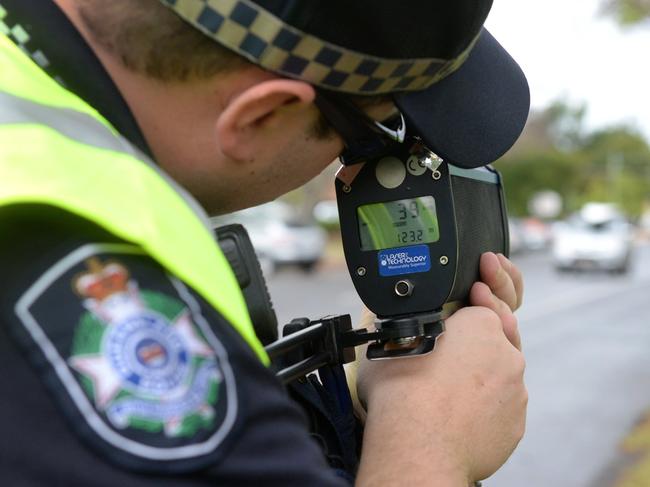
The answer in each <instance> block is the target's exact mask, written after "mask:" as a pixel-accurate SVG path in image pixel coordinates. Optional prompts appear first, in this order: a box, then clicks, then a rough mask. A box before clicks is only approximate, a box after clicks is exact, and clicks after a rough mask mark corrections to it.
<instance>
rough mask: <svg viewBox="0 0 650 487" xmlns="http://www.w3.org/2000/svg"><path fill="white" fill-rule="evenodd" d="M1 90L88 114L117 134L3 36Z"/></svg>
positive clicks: (0, 71)
mask: <svg viewBox="0 0 650 487" xmlns="http://www.w3.org/2000/svg"><path fill="white" fill-rule="evenodd" d="M0 90H1V91H5V92H7V93H11V94H12V95H15V96H18V97H21V98H26V99H28V100H31V101H34V102H37V103H41V104H44V105H49V106H52V107H60V108H70V109H73V110H77V111H79V112H83V113H86V114H88V115H91V116H92V117H93V118H95V119H97V120H98V121H100V122H101V123H102V124H103V125H105V126H106V127H107V128H109V129H110V130H111V131H112V132H113V133H115V129H113V128H112V127H111V125H110V124H109V123H108V122H107V121H106V120H105V119H104V118H103V117H102V116H101V115H100V114H99V113H98V112H97V111H96V110H95V109H93V108H92V107H91V106H90V105H88V104H87V103H85V102H84V101H83V100H82V99H81V98H79V97H78V96H76V95H75V94H73V93H71V92H70V91H68V90H66V89H64V88H63V87H61V86H60V85H59V84H58V83H57V82H56V81H54V80H53V79H52V78H50V77H49V76H48V75H47V73H45V72H44V71H43V70H42V69H41V68H40V67H39V66H37V65H36V63H34V61H32V60H31V59H30V58H29V56H27V55H26V54H25V53H24V52H22V51H21V50H20V49H19V48H18V47H16V45H15V44H14V43H13V42H11V40H10V39H9V38H8V37H7V36H5V35H3V34H0Z"/></svg>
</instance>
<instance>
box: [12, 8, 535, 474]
mask: <svg viewBox="0 0 650 487" xmlns="http://www.w3.org/2000/svg"><path fill="white" fill-rule="evenodd" d="M490 4H491V2H490V1H483V2H475V1H463V2H460V3H459V2H445V1H436V2H429V1H415V0H413V1H408V2H399V3H398V4H394V3H393V2H384V1H382V2H377V1H376V0H373V1H370V0H359V1H355V2H345V1H342V0H341V1H333V0H327V1H318V2H316V1H315V2H301V1H289V0H286V1H261V0H208V1H204V0H165V1H162V2H159V1H156V0H114V1H111V2H106V1H102V0H55V1H50V0H0V270H1V272H0V276H1V277H0V282H1V286H0V289H2V291H1V293H0V368H1V370H2V374H0V390H1V391H2V395H3V399H2V401H0V425H1V426H0V431H1V432H2V435H1V438H2V439H1V440H0V477H1V480H2V484H3V485H12V486H32V485H34V486H36V485H39V486H40V485H66V486H70V485H129V486H152V485H156V486H181V485H182V486H190V485H196V486H199V485H261V484H264V485H301V486H304V485H345V484H346V483H347V482H348V481H349V480H345V479H343V478H342V477H341V476H340V475H337V473H336V472H334V471H333V470H330V469H329V468H327V465H326V464H325V461H324V459H323V455H322V452H320V451H319V448H318V446H317V445H316V444H315V443H314V442H312V440H311V439H310V438H309V436H308V434H307V431H306V429H305V426H304V421H303V416H302V415H301V413H300V412H299V410H298V409H297V408H296V407H295V406H294V405H293V404H292V403H291V402H290V401H289V399H288V397H287V395H286V393H285V391H284V390H283V389H282V387H281V385H280V384H279V383H278V382H277V380H276V379H275V378H274V376H273V374H272V373H270V372H269V370H268V369H267V366H268V357H267V356H266V354H265V353H264V349H263V347H262V346H261V344H260V342H259V340H258V339H257V338H256V336H255V334H254V331H253V327H252V325H251V323H250V319H249V317H248V314H247V311H246V308H245V305H244V301H243V298H242V296H241V294H240V292H239V290H238V288H237V284H236V281H235V279H234V277H233V274H232V272H231V270H230V269H229V268H228V266H227V264H226V261H225V259H224V257H223V255H222V254H221V253H220V251H219V249H218V247H217V245H216V243H215V242H214V239H213V237H212V234H211V232H210V230H209V228H208V223H207V218H206V213H205V211H206V210H207V212H209V213H224V212H229V211H232V210H236V209H239V208H243V207H246V206H251V205H254V204H258V203H261V202H264V201H268V200H270V199H273V198H275V197H277V196H278V195H280V194H283V193H285V192H286V191H288V190H290V189H292V188H295V187H297V186H299V185H300V184H302V183H304V182H305V181H307V180H309V179H310V178H311V177H313V176H314V175H316V174H317V173H318V172H320V171H321V170H322V169H323V168H324V167H325V166H326V165H327V164H328V163H329V162H330V161H331V160H332V159H334V158H335V157H336V156H337V155H338V154H340V153H341V151H342V150H343V149H344V148H345V149H347V150H352V149H354V148H355V147H356V148H357V149H358V148H359V147H360V145H359V144H358V142H359V141H360V140H361V139H363V138H364V137H370V138H373V137H374V138H377V137H379V138H381V137H389V138H390V137H393V136H394V134H395V133H396V132H399V130H401V129H403V128H404V125H403V124H405V123H406V124H407V125H410V126H411V127H412V130H414V131H416V132H417V133H418V134H419V135H420V136H422V137H423V138H424V140H425V141H426V142H427V144H429V145H431V146H432V147H433V148H434V149H435V150H436V152H438V153H440V154H441V155H443V156H445V157H447V158H449V159H450V160H454V161H457V162H458V163H460V164H461V165H462V164H463V163H470V162H472V161H473V162H477V161H480V162H482V163H487V162H490V161H492V160H494V159H496V158H497V157H499V156H500V155H501V154H502V153H503V152H504V151H505V150H507V149H508V148H509V147H510V145H512V143H513V142H514V140H515V139H516V137H517V136H518V134H519V131H520V130H521V126H522V125H523V121H524V120H525V117H526V113H527V110H528V93H527V87H526V84H525V79H524V78H523V76H522V75H521V73H520V71H519V70H518V68H517V66H516V64H514V62H513V61H512V60H511V59H510V58H509V56H508V55H507V54H506V53H505V51H503V49H502V48H501V47H500V46H499V45H498V44H497V43H496V41H494V39H493V38H492V37H491V36H490V34H489V33H488V32H487V31H485V30H483V29H482V28H481V26H482V24H483V21H484V20H485V17H486V15H487V12H488V10H489V8H490ZM472 49H473V51H472ZM470 52H472V54H470ZM468 56H469V60H467V59H468ZM375 122H379V123H375ZM362 145H363V144H362ZM366 155H367V154H366ZM152 161H155V163H154V162H152ZM481 276H482V280H483V282H482V283H477V284H475V286H474V288H473V289H472V294H471V301H472V304H473V306H472V307H468V308H465V309H463V310H461V311H459V312H457V313H456V314H454V315H453V316H452V317H451V318H449V319H448V320H447V332H446V333H445V335H444V336H443V337H442V338H441V339H440V340H439V341H438V344H437V346H436V350H435V351H434V352H433V353H432V354H431V355H429V356H425V357H420V358H417V359H412V360H396V361H388V362H386V363H378V364H364V365H363V366H362V370H361V375H360V376H359V393H360V395H361V399H362V401H363V402H364V404H365V406H366V408H367V420H366V424H365V433H364V447H363V453H362V458H361V463H360V467H359V474H358V477H357V479H356V482H357V483H359V484H360V485H361V484H375V485H376V484H408V485H425V484H426V485H458V486H463V485H467V484H468V483H470V482H473V481H475V480H478V479H481V478H484V477H486V476H488V475H490V474H491V473H493V472H494V471H495V470H496V469H497V468H498V467H499V466H500V465H501V464H502V463H503V462H504V461H505V459H506V458H507V457H508V456H509V454H510V453H511V452H512V450H513V448H514V447H515V445H516V443H517V442H518V440H519V439H520V438H521V435H522V434H523V425H524V416H525V406H526V399H527V396H526V391H525V388H524V386H523V381H522V375H523V357H522V355H521V352H520V350H519V338H518V332H517V326H516V320H515V318H514V316H513V314H512V312H513V311H514V310H515V309H516V308H517V307H518V306H519V304H520V302H521V295H522V290H521V289H522V284H521V276H520V274H519V271H518V270H517V269H516V268H515V267H514V266H513V265H512V264H511V263H510V262H509V261H508V260H507V259H505V258H504V257H502V256H496V255H494V254H486V255H484V256H483V258H482V260H481Z"/></svg>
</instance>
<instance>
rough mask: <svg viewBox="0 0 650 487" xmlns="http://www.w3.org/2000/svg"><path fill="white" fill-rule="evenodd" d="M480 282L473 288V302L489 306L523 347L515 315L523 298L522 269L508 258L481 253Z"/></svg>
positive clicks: (511, 336)
mask: <svg viewBox="0 0 650 487" xmlns="http://www.w3.org/2000/svg"><path fill="white" fill-rule="evenodd" d="M480 274H481V281H482V282H477V283H474V286H472V289H471V291H470V295H469V299H470V304H471V305H473V306H484V307H486V308H490V309H491V310H492V311H494V312H495V313H496V314H498V315H499V318H501V322H502V324H503V331H504V333H505V334H506V336H507V337H508V340H510V342H511V343H512V344H513V345H514V346H515V347H517V348H518V349H520V350H521V338H520V337H519V329H518V327H517V318H516V317H515V315H514V314H513V312H514V311H515V310H517V309H518V308H519V307H520V306H521V303H522V300H523V297H524V281H523V278H522V276H521V272H520V271H519V269H517V267H516V266H515V265H514V264H513V263H512V262H510V261H509V260H508V259H507V258H506V257H504V256H503V255H501V254H499V255H496V254H493V253H492V252H487V253H485V254H483V255H482V256H481V263H480Z"/></svg>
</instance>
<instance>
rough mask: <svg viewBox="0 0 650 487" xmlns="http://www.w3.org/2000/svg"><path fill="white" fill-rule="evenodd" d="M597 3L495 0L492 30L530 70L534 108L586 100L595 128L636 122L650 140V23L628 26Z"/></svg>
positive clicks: (585, 0) (589, 119)
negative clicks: (604, 13) (618, 22)
mask: <svg viewBox="0 0 650 487" xmlns="http://www.w3.org/2000/svg"><path fill="white" fill-rule="evenodd" d="M598 5H599V2H598V0H545V1H537V2H532V1H530V0H495V1H494V6H493V7H492V11H491V13H490V16H489V18H488V20H487V24H486V25H487V27H488V29H489V30H490V32H491V33H492V34H493V35H494V36H495V37H496V38H497V40H498V41H499V42H500V43H501V44H502V45H503V46H504V47H505V48H506V50H507V51H508V52H509V53H510V54H511V55H512V56H513V57H514V58H515V59H516V60H517V62H519V64H520V65H521V67H522V68H523V70H524V72H525V73H526V76H527V77H528V82H529V83H530V88H531V101H532V106H533V108H543V107H545V106H546V105H548V104H549V103H550V102H552V101H554V100H557V99H565V100H566V101H568V102H570V103H572V102H575V103H579V102H586V103H587V107H588V111H587V124H588V126H589V128H596V127H602V126H606V125H611V124H615V123H617V122H619V123H620V122H630V123H631V124H633V125H635V126H637V127H638V128H639V129H641V130H642V131H643V133H644V134H645V135H646V137H647V138H648V139H649V140H650V23H646V24H645V25H643V26H641V27H634V28H631V29H626V30H624V29H621V28H620V27H619V26H617V25H616V24H615V22H614V21H613V20H612V19H609V18H607V17H603V16H601V15H600V14H599V13H598Z"/></svg>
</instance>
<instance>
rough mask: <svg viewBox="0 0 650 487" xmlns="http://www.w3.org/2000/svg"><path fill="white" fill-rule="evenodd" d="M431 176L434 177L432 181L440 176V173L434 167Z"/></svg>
mask: <svg viewBox="0 0 650 487" xmlns="http://www.w3.org/2000/svg"><path fill="white" fill-rule="evenodd" d="M431 177H432V178H433V179H434V181H437V180H438V179H440V178H441V177H442V173H441V172H440V171H438V170H437V169H436V170H435V171H433V172H432V173H431Z"/></svg>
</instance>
